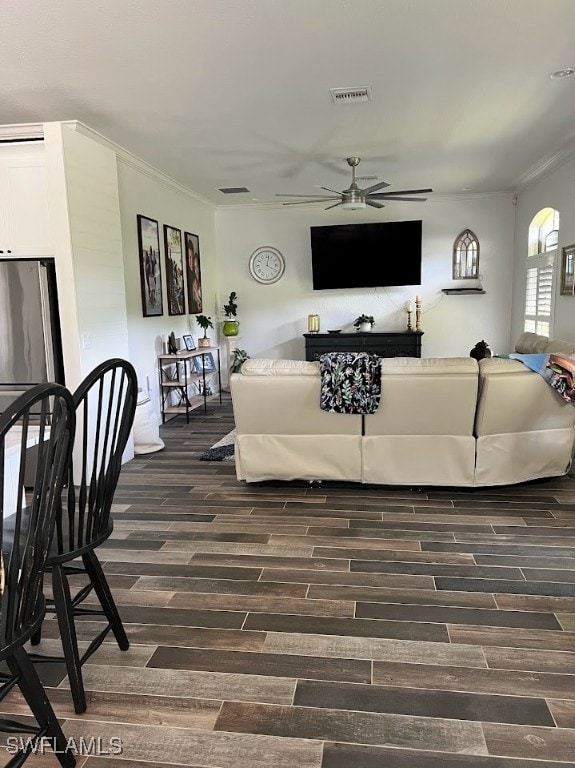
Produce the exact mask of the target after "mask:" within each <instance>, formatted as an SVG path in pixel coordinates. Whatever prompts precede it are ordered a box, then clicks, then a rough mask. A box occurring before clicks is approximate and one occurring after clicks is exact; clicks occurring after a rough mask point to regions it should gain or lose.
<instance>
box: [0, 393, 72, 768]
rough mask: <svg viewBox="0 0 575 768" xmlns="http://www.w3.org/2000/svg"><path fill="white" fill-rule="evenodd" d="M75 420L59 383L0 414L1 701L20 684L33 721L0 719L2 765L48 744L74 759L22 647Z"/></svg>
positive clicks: (37, 606) (37, 612)
mask: <svg viewBox="0 0 575 768" xmlns="http://www.w3.org/2000/svg"><path fill="white" fill-rule="evenodd" d="M74 424H75V408H74V403H73V400H72V395H71V394H70V392H68V390H67V389H65V388H64V387H63V386H61V385H59V384H39V385H37V386H35V387H33V388H31V389H29V390H28V391H27V392H25V393H24V394H23V395H21V396H20V397H19V398H18V399H17V400H16V401H14V402H13V403H12V404H11V405H10V406H9V407H8V409H7V410H6V411H5V412H4V414H3V415H2V416H0V544H1V545H2V547H1V552H2V557H1V576H2V578H1V584H0V588H1V596H0V661H1V662H2V663H3V664H2V667H3V670H2V671H1V672H0V701H1V700H3V699H4V698H5V697H6V695H7V694H8V693H9V692H10V691H11V690H12V689H13V688H14V687H15V686H16V687H18V688H19V689H20V691H21V693H22V695H23V697H24V699H25V700H26V703H27V704H28V707H29V708H30V710H31V711H32V714H33V715H34V718H35V719H36V723H37V726H31V725H29V724H27V723H18V722H17V721H15V720H7V719H4V718H2V719H0V731H2V732H4V733H7V734H9V736H7V737H6V739H5V748H6V749H7V751H8V753H9V754H12V755H13V756H12V758H11V759H10V760H9V761H8V763H6V765H7V766H10V768H16V767H17V766H20V765H22V763H23V762H24V761H25V760H26V758H27V757H28V756H29V755H30V754H31V753H32V752H33V751H34V750H36V749H37V748H38V746H39V745H41V746H42V747H45V746H46V742H47V743H48V744H49V745H50V747H51V748H52V749H53V750H54V751H55V753H56V756H57V758H58V760H59V761H60V764H61V765H62V768H72V766H74V765H75V763H76V760H75V757H74V754H73V753H72V752H71V751H69V750H68V748H67V740H66V738H65V736H64V734H63V733H62V729H61V727H60V724H59V722H58V720H57V718H56V715H55V714H54V710H53V709H52V706H51V704H50V702H49V700H48V698H47V696H46V692H45V690H44V687H43V686H42V683H41V682H40V679H39V678H38V675H37V673H36V670H35V668H34V665H33V664H32V662H31V660H30V657H29V655H28V653H27V651H26V649H25V647H24V645H25V643H27V642H28V640H29V639H30V637H31V636H32V635H33V634H34V632H36V630H37V629H38V627H40V626H41V624H42V620H43V618H44V614H45V609H46V606H45V599H44V595H43V592H42V584H43V576H44V566H45V562H46V558H47V556H48V551H49V548H50V542H51V539H52V532H53V526H54V521H55V518H56V514H57V512H58V511H59V508H60V506H61V496H62V486H63V483H64V481H65V479H66V476H67V472H68V468H69V463H70V451H71V447H72V444H73V442H74ZM32 443H36V444H37V451H38V452H37V459H38V460H37V462H36V464H35V469H34V470H33V472H30V471H29V463H30V452H29V450H27V449H29V447H30V446H31V444H32ZM6 670H7V671H6ZM0 706H1V705H0ZM16 734H21V736H20V737H17V736H16ZM22 734H28V737H27V738H24V736H22Z"/></svg>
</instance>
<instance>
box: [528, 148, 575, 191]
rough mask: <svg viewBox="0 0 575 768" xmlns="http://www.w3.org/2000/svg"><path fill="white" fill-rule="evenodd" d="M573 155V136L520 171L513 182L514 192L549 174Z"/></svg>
mask: <svg viewBox="0 0 575 768" xmlns="http://www.w3.org/2000/svg"><path fill="white" fill-rule="evenodd" d="M574 157H575V138H571V139H569V141H567V142H565V144H564V145H563V146H562V147H561V148H560V149H558V150H557V151H556V152H553V153H552V154H547V155H544V156H543V157H542V158H541V160H539V161H538V162H537V163H534V164H533V165H532V166H531V167H530V168H528V169H527V170H526V171H525V172H524V173H522V174H521V175H520V176H519V177H518V178H517V180H516V181H515V184H514V190H515V192H516V193H517V192H520V191H522V190H523V189H525V188H526V187H528V186H529V185H530V184H532V183H533V182H535V181H539V180H540V179H543V178H545V177H546V176H549V175H551V173H553V171H556V170H557V169H558V168H560V167H561V166H563V165H565V164H566V163H568V162H569V161H570V160H573V158H574Z"/></svg>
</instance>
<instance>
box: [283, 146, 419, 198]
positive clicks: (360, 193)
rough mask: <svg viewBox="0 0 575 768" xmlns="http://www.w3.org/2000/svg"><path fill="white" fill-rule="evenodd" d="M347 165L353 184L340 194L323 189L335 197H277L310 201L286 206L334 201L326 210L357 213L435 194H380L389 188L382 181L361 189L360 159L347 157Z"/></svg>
mask: <svg viewBox="0 0 575 768" xmlns="http://www.w3.org/2000/svg"><path fill="white" fill-rule="evenodd" d="M346 160H347V164H348V165H349V166H350V168H351V184H350V185H349V187H348V188H347V189H344V190H343V192H338V191H337V190H335V189H330V188H329V187H322V186H320V189H325V190H326V192H333V195H335V197H334V196H333V195H331V196H329V197H327V196H326V195H282V194H279V193H278V194H276V197H307V198H309V200H293V201H289V202H285V203H284V205H300V204H301V203H331V201H332V200H336V201H337V202H335V203H332V205H328V206H327V208H326V209H325V210H326V211H329V209H330V208H335V207H336V206H338V205H341V207H342V208H343V210H344V211H356V210H358V209H360V208H365V207H366V206H368V205H370V206H371V207H372V208H383V207H384V204H383V203H382V202H381V201H382V200H402V201H404V202H409V203H411V202H414V203H416V202H417V203H419V202H424V201H425V200H427V198H426V197H402V195H422V194H425V193H426V192H433V190H432V189H401V190H399V191H397V192H379V191H378V190H380V189H384V188H385V187H389V184H388V183H387V182H386V181H380V182H379V183H378V184H373V185H372V186H371V187H366V189H360V188H359V187H358V186H357V183H356V181H355V169H356V168H357V166H358V165H359V163H360V160H361V158H360V157H347V158H346Z"/></svg>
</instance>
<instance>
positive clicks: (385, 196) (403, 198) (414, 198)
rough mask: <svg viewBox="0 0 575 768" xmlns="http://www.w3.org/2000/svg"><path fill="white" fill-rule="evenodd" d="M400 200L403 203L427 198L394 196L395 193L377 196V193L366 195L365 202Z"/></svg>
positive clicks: (420, 201) (416, 201)
mask: <svg viewBox="0 0 575 768" xmlns="http://www.w3.org/2000/svg"><path fill="white" fill-rule="evenodd" d="M374 199H375V200H402V201H403V202H404V203H425V201H426V200H427V198H426V197H396V196H395V195H382V196H381V197H378V196H377V195H375V196H374V195H370V197H366V199H365V202H366V203H368V202H369V201H370V200H374Z"/></svg>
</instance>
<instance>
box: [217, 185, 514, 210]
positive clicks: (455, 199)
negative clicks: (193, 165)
mask: <svg viewBox="0 0 575 768" xmlns="http://www.w3.org/2000/svg"><path fill="white" fill-rule="evenodd" d="M514 197H515V193H514V192H512V191H508V190H507V191H501V192H465V193H462V194H453V195H436V194H433V195H432V196H430V197H428V198H427V201H426V203H425V204H426V205H429V204H433V203H464V202H468V201H472V200H484V199H490V198H498V199H504V200H510V201H512V200H513V199H514ZM325 205H326V203H325V201H324V202H323V203H322V202H319V201H318V202H314V203H311V202H310V203H305V208H307V209H308V210H312V211H313V210H321V209H323V208H324V207H325ZM214 207H215V209H216V211H217V212H218V213H219V212H221V211H258V210H259V211H274V210H286V207H284V204H283V203H282V202H280V201H275V200H273V201H271V202H267V203H264V202H258V203H237V204H233V203H232V204H229V205H215V206H214ZM289 208H290V209H292V210H297V211H302V210H305V208H303V206H302V207H298V206H296V205H293V204H290V206H289ZM333 210H334V211H336V210H337V209H335V208H334V209H333ZM362 210H363V211H364V212H365V211H367V210H368V209H367V208H366V209H362ZM374 212H375V209H373V210H372V211H371V213H374Z"/></svg>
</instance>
